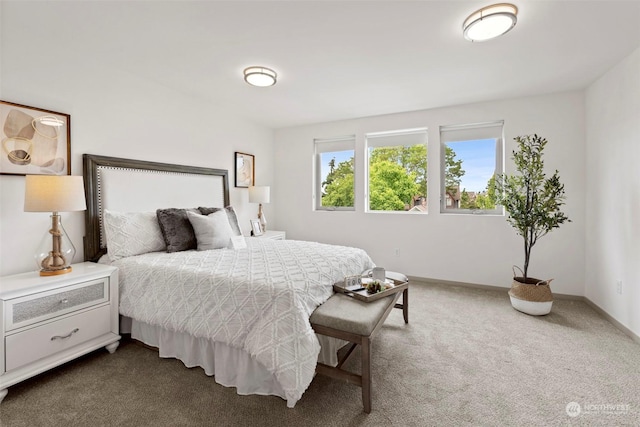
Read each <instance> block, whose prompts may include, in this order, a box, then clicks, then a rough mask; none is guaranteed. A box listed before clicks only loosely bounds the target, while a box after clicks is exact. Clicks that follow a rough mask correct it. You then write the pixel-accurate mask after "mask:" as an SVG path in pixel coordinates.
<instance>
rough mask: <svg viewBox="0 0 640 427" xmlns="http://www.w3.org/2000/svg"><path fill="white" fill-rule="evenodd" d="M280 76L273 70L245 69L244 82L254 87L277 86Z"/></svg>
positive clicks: (262, 68) (264, 68) (261, 68)
mask: <svg viewBox="0 0 640 427" xmlns="http://www.w3.org/2000/svg"><path fill="white" fill-rule="evenodd" d="M277 78H278V74H277V73H276V72H275V71H273V70H272V69H271V68H266V67H248V68H245V69H244V81H245V82H247V83H249V84H250V85H252V86H260V87H266V86H273V85H274V84H276V79H277Z"/></svg>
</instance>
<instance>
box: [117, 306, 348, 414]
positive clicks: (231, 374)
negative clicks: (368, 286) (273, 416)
mask: <svg viewBox="0 0 640 427" xmlns="http://www.w3.org/2000/svg"><path fill="white" fill-rule="evenodd" d="M120 332H121V333H131V338H133V339H135V340H138V341H141V342H143V343H144V344H146V345H149V346H152V347H156V348H158V353H159V356H160V357H162V358H174V359H178V360H180V361H182V363H184V365H185V366H186V367H187V368H194V367H196V366H198V367H201V368H202V369H203V370H204V373H205V374H207V375H208V376H213V377H214V380H215V382H216V383H218V384H220V385H222V386H225V387H235V389H236V392H237V393H238V394H240V395H248V394H258V395H269V396H279V397H281V398H282V399H284V400H287V399H286V397H285V393H284V390H283V389H282V387H281V386H280V384H279V383H278V381H277V380H276V378H275V376H274V375H273V374H272V373H270V372H269V371H267V370H266V369H265V368H264V366H263V365H262V364H260V363H258V362H257V361H256V360H254V359H253V358H252V357H251V355H250V354H249V353H247V352H246V351H244V350H242V349H239V348H234V347H230V346H228V345H226V344H224V343H221V342H214V341H210V340H207V339H205V338H195V337H193V336H191V335H189V334H187V333H184V332H172V331H167V330H165V329H162V328H161V327H159V326H154V325H149V324H146V323H143V322H138V321H136V320H133V319H131V318H129V317H124V316H121V318H120ZM316 336H317V337H318V341H319V342H320V347H321V349H320V354H319V355H318V361H319V362H321V363H324V364H327V365H331V366H336V365H337V364H338V360H337V352H338V350H339V349H340V348H341V347H342V346H344V345H345V344H347V343H348V342H347V341H343V340H337V339H335V338H330V337H326V336H323V335H316ZM296 402H297V401H291V400H287V406H288V407H289V408H293V407H294V406H295V404H296Z"/></svg>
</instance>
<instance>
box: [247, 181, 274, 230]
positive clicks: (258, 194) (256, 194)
mask: <svg viewBox="0 0 640 427" xmlns="http://www.w3.org/2000/svg"><path fill="white" fill-rule="evenodd" d="M270 195H271V188H270V187H269V186H260V187H258V186H253V187H249V203H259V206H258V219H259V220H260V227H261V228H262V232H263V233H264V232H265V231H266V230H267V219H266V218H265V216H264V212H262V204H263V203H269V200H270Z"/></svg>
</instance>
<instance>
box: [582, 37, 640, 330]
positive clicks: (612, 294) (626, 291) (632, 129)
mask: <svg viewBox="0 0 640 427" xmlns="http://www.w3.org/2000/svg"><path fill="white" fill-rule="evenodd" d="M586 117H587V131H586V135H587V159H586V161H587V163H586V165H587V171H588V173H587V178H586V183H587V188H588V189H589V192H588V193H587V204H586V206H587V211H586V225H587V228H586V229H587V234H586V245H587V249H586V258H585V259H586V263H585V264H586V290H585V296H586V297H587V298H589V299H590V300H591V301H593V302H594V303H596V304H597V305H598V306H600V307H601V308H602V309H604V310H605V311H606V312H607V313H609V314H610V315H611V316H612V317H614V318H615V319H616V320H618V321H619V322H620V323H622V324H623V325H624V326H626V327H627V328H629V329H631V330H632V331H633V332H634V333H635V334H636V335H640V310H639V309H638V308H639V307H640V166H639V165H640V48H638V49H636V51H635V52H633V53H632V54H631V55H630V56H628V57H627V58H626V59H625V60H623V61H622V62H621V63H620V64H618V65H617V66H615V67H614V68H613V69H611V70H610V71H609V72H607V73H606V74H605V75H604V76H602V77H601V78H600V79H598V80H597V81H596V82H594V83H593V84H592V85H591V86H590V87H589V88H588V89H587V91H586ZM618 281H622V293H621V294H620V293H618V291H617V282H618Z"/></svg>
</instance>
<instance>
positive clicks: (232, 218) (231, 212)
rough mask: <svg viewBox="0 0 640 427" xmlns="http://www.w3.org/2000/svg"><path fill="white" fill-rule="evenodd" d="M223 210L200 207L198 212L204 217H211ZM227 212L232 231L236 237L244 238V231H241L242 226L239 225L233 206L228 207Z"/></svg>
mask: <svg viewBox="0 0 640 427" xmlns="http://www.w3.org/2000/svg"><path fill="white" fill-rule="evenodd" d="M221 209H223V208H203V207H199V208H198V210H199V211H200V213H201V214H202V215H209V214H212V213H214V212H218V211H219V210H221ZM224 210H225V211H226V212H227V217H228V218H229V225H230V226H231V230H232V231H233V235H234V236H242V231H240V225H239V224H238V216H237V215H236V211H235V210H233V206H227V207H225V208H224Z"/></svg>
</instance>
